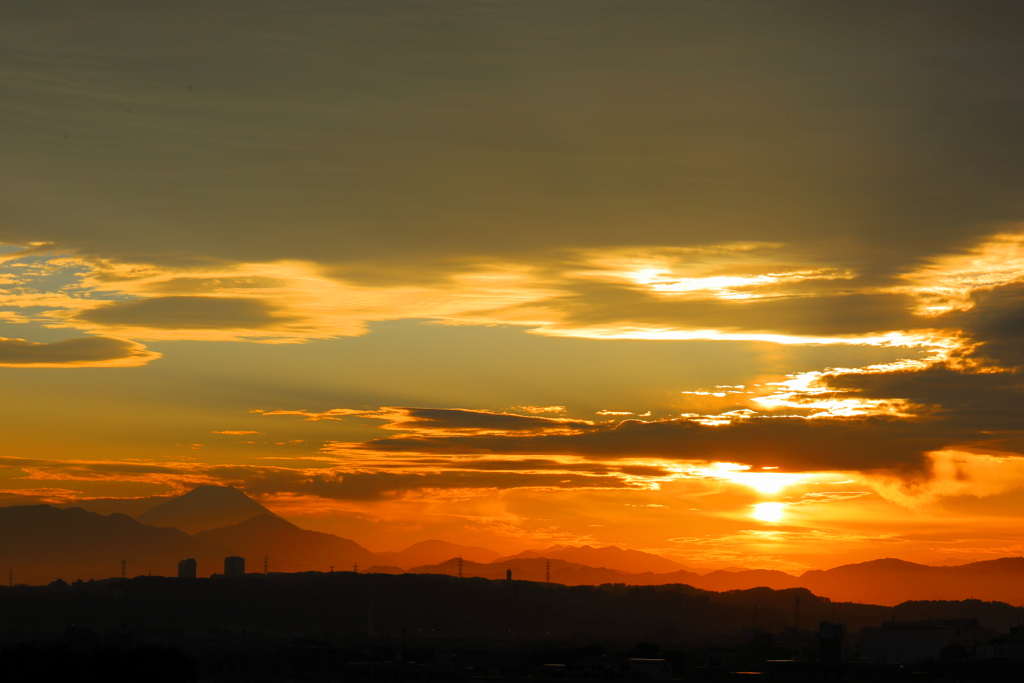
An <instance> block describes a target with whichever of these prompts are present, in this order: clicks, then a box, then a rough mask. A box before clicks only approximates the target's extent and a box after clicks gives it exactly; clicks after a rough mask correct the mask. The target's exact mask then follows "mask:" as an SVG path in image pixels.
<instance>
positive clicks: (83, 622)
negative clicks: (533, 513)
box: [0, 572, 1024, 683]
mask: <svg viewBox="0 0 1024 683" xmlns="http://www.w3.org/2000/svg"><path fill="white" fill-rule="evenodd" d="M1022 618H1024V610H1022V609H1020V608H1016V607H1012V606H1010V605H1006V604H1004V603H993V602H981V601H977V600H968V601H961V602H910V603H904V604H902V605H899V606H897V607H895V608H892V607H879V606H874V605H858V604H852V603H837V604H833V603H830V602H829V601H828V600H827V599H824V598H818V597H816V596H814V595H812V594H811V593H810V592H808V591H807V590H805V589H789V590H781V591H774V590H770V589H767V588H757V589H751V590H746V591H730V592H726V593H713V592H708V591H703V590H699V589H695V588H692V587H690V586H685V585H667V586H644V587H629V586H624V585H604V586H571V587H570V586H562V585H557V584H544V583H533V582H527V581H489V580H486V579H459V578H454V577H450V576H439V575H409V574H406V575H383V574H368V575H360V574H354V573H351V572H338V573H333V574H321V573H308V574H270V575H248V576H245V577H238V578H230V579H229V578H210V579H168V578H160V577H138V578H135V579H130V580H107V581H100V582H95V583H92V582H90V583H76V584H72V585H68V584H65V583H63V582H57V583H54V584H51V585H49V586H43V587H28V586H16V587H14V588H9V589H8V588H0V647H2V650H0V671H4V672H5V674H6V675H7V678H8V680H44V679H45V680H69V681H72V680H73V681H82V682H87V681H104V682H113V681H168V682H169V681H175V682H177V681H200V680H202V681H253V682H255V681H266V682H268V683H269V682H271V681H343V680H344V681H389V682H394V683H399V682H405V681H409V682H410V683H412V682H414V681H424V682H425V681H501V680H510V681H512V680H515V681H519V680H524V681H526V680H530V681H538V683H541V682H544V683H560V682H570V683H584V682H585V681H606V682H612V681H637V680H666V681H667V680H670V679H673V678H674V679H681V680H683V681H696V682H703V681H731V680H770V681H780V682H783V681H794V682H796V681H805V682H807V683H813V682H816V681H835V680H840V681H940V680H942V681H958V680H959V681H1002V680H1014V681H1019V680H1022V679H1024V643H1020V642H1019V641H1020V640H1021V632H1019V631H1018V630H1017V629H1016V626H1017V624H1019V623H1021V620H1022ZM822 622H825V623H824V624H823V623H822ZM883 623H885V624H886V628H880V626H881V625H882V624H883ZM840 624H842V625H840ZM862 641H863V642H862Z"/></svg>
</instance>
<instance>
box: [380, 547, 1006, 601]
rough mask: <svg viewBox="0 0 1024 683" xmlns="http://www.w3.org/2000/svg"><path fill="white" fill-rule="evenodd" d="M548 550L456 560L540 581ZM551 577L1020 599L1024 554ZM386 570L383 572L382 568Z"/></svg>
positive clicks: (567, 572) (490, 572) (556, 563)
mask: <svg viewBox="0 0 1024 683" xmlns="http://www.w3.org/2000/svg"><path fill="white" fill-rule="evenodd" d="M547 561H548V559H547V558H543V557H535V558H529V557H527V558H524V557H513V558H502V559H500V560H497V561H495V562H491V563H487V564H480V563H476V562H468V561H463V563H462V575H463V576H465V577H481V578H487V579H502V578H504V577H505V571H506V569H512V575H513V578H515V579H521V580H525V581H544V580H545V563H546V562H547ZM550 562H551V581H552V582H553V583H560V584H564V585H569V586H576V585H587V584H591V585H594V584H602V583H624V584H629V585H635V586H653V585H662V584H675V583H681V584H687V585H690V586H693V587H694V588H699V589H702V590H708V591H716V592H722V591H735V590H750V589H753V588H759V587H765V588H771V589H774V590H788V589H793V588H806V589H808V590H810V591H811V592H812V593H814V594H815V595H820V596H823V597H827V598H829V599H831V600H837V601H844V602H856V603H867V604H874V605H897V604H900V603H902V602H906V601H908V600H918V601H922V600H970V599H972V598H973V599H978V600H990V601H991V600H996V601H1003V602H1008V603H1011V604H1014V605H1024V557H1004V558H1000V559H998V560H987V561H984V562H972V563H970V564H965V565H959V566H954V567H941V566H940V567H935V566H931V565H923V564H915V563H913V562H906V561H903V560H897V559H883V560H872V561H870V562H863V563H860V564H851V565H843V566H841V567H835V568H834V569H828V570H812V571H809V572H805V573H804V574H803V575H802V576H793V575H791V574H786V573H785V572H780V571H774V570H767V569H752V570H742V571H723V570H719V571H714V572H711V573H709V574H705V575H703V576H701V575H699V574H696V573H693V572H688V571H685V570H680V571H675V572H666V573H655V572H642V573H635V572H624V571H619V570H616V569H610V568H607V567H590V566H587V565H584V564H581V563H574V562H567V561H565V560H559V559H550ZM457 571H458V565H457V562H456V561H455V560H454V559H452V560H448V561H446V562H442V563H439V564H435V565H425V566H420V567H413V568H411V569H409V570H408V572H407V573H410V574H447V575H450V576H451V575H455V574H456V573H457ZM389 573H390V572H389Z"/></svg>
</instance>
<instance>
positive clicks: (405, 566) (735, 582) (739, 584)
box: [0, 486, 1024, 605]
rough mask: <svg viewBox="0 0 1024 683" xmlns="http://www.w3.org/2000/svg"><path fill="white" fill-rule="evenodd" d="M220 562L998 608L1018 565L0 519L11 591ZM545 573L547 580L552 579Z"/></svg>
mask: <svg viewBox="0 0 1024 683" xmlns="http://www.w3.org/2000/svg"><path fill="white" fill-rule="evenodd" d="M228 555H239V556H242V557H245V558H246V559H247V562H248V571H250V572H262V571H263V566H264V565H263V563H264V558H267V560H266V561H267V565H268V569H269V570H270V571H271V572H301V571H322V572H328V571H331V570H332V568H333V570H334V571H352V570H353V569H355V568H356V567H357V566H358V569H359V571H360V572H367V571H368V572H373V573H383V574H401V573H411V574H446V575H450V576H455V575H457V574H458V573H459V565H460V561H459V559H458V557H459V556H461V573H462V576H464V577H481V578H488V579H503V578H505V575H506V571H507V570H512V572H513V577H514V578H516V579H522V580H528V581H538V582H543V581H546V580H548V578H549V576H550V581H551V582H553V583H560V584H565V585H600V584H628V585H637V586H644V585H664V584H686V585H690V586H693V587H694V588H698V589H702V590H708V591H716V592H722V591H734V590H748V589H752V588H758V587H766V588H772V589H775V590H784V589H791V588H806V589H808V590H810V591H811V592H813V593H814V594H816V595H820V596H823V597H827V598H830V599H832V600H837V601H845V602H861V603H870V604H876V605H896V604H899V603H901V602H904V601H907V600H966V599H971V598H975V599H979V600H999V601H1004V602H1009V603H1011V604H1015V605H1024V557H1004V558H999V559H994V560H986V561H981V562H970V563H967V564H962V565H953V566H942V565H940V566H932V565H923V564H917V563H913V562H907V561H904V560H899V559H895V558H885V559H879V560H872V561H870V562H862V563H858V564H849V565H843V566H840V567H835V568H832V569H827V570H811V571H808V572H805V573H803V574H801V575H800V576H794V575H792V574H787V573H785V572H781V571H775V570H764V569H753V570H751V569H735V570H732V569H730V570H717V571H712V572H708V573H704V574H701V573H699V572H696V571H690V570H688V569H686V568H684V567H683V566H682V565H680V564H679V563H677V562H674V561H672V560H669V559H667V558H663V557H660V556H658V555H654V554H652V553H644V552H641V551H636V550H623V549H620V548H615V547H606V548H594V547H590V546H581V547H573V546H552V547H550V548H546V549H543V550H531V551H525V552H522V553H518V554H517V555H512V556H507V557H499V556H498V553H496V552H494V551H492V550H488V549H487V548H481V547H478V546H477V547H471V546H462V545H458V544H455V543H449V542H446V541H438V540H430V541H422V542H420V543H417V544H414V545H413V546H411V547H409V548H406V549H405V550H402V551H397V552H380V553H374V552H372V551H370V550H369V549H367V548H364V547H363V546H361V545H360V544H358V543H356V542H355V541H352V540H349V539H346V538H342V537H340V536H336V535H334V534H328V533H322V532H317V531H310V530H307V529H302V528H300V527H298V526H296V525H295V524H292V523H291V522H289V521H287V520H285V519H283V518H281V517H279V516H278V515H275V514H274V513H273V512H271V511H270V510H268V509H267V508H265V507H264V506H262V505H260V504H259V503H258V502H257V501H255V500H253V499H251V498H249V497H248V496H247V495H245V494H244V493H243V492H242V491H239V490H238V489H234V488H231V487H222V486H200V487H197V488H196V489H193V490H192V491H189V492H188V493H185V494H184V495H181V496H178V497H176V498H172V499H170V500H166V501H164V502H161V503H160V504H158V505H156V506H155V507H152V508H151V509H149V510H147V511H145V512H143V513H142V514H139V515H138V517H137V518H135V519H132V518H131V517H129V516H127V515H125V514H121V513H116V512H115V513H111V514H107V515H104V514H100V513H98V512H90V511H86V510H83V509H81V508H76V507H70V508H63V509H62V508H58V507H54V506H50V505H29V506H15V507H6V508H0V568H4V567H7V568H9V570H10V571H11V573H12V574H13V581H14V582H15V583H29V584H42V583H49V582H51V581H54V580H56V579H58V578H60V579H65V580H68V581H74V580H76V579H102V578H108V577H114V576H118V575H120V572H121V570H122V561H123V562H124V563H125V573H126V575H127V576H138V575H145V574H149V573H152V574H154V575H158V576H175V575H176V570H177V563H178V561H179V560H182V559H185V558H194V559H196V561H197V564H198V569H199V574H200V575H201V576H207V575H210V574H213V573H216V572H220V571H222V569H223V560H224V557H225V556H228ZM549 573H550V574H549Z"/></svg>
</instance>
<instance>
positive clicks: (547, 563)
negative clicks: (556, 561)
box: [544, 560, 551, 583]
mask: <svg viewBox="0 0 1024 683" xmlns="http://www.w3.org/2000/svg"><path fill="white" fill-rule="evenodd" d="M544 583H551V560H544Z"/></svg>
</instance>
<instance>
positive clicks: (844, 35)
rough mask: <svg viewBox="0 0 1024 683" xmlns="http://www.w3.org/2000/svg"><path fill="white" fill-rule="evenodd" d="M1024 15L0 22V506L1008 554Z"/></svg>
mask: <svg viewBox="0 0 1024 683" xmlns="http://www.w3.org/2000/svg"><path fill="white" fill-rule="evenodd" d="M1022 32H1024V7H1022V6H1021V5H1020V4H1019V3H1014V2H996V1H989V0H975V1H973V2H970V3H965V2H953V1H945V0H928V1H927V2H925V1H923V0H907V1H905V2H899V3H893V2H889V1H888V0H885V1H882V0H862V1H859V2H856V3H821V2H816V1H810V0H806V1H801V0H778V1H774V2H764V1H763V0H756V1H755V0H726V1H722V0H671V1H667V0H666V1H663V0H641V1H639V2H637V1H635V0H564V1H560V2H551V1H550V0H545V1H535V0H430V1H427V0H423V1H419V0H414V1H401V2H398V1H391V0H375V1H374V2H355V1H353V2H344V1H331V2H321V1H318V0H246V1H245V2H241V1H235V0H222V1H219V2H198V1H190V0H181V1H180V2H175V3H164V2H153V1H148V0H143V1H135V2H126V1H121V0H105V1H103V2H93V3H80V2H71V1H69V0H57V1H54V2H47V3H38V2H31V1H27V0H10V1H9V2H5V3H3V6H2V7H0V188H2V189H0V387H2V393H0V409H2V410H0V425H2V429H3V437H2V439H0V504H2V505H19V504H34V503H39V502H45V503H50V504H60V505H68V504H76V503H81V504H83V505H87V504H92V505H100V504H102V505H106V506H107V507H106V508H104V509H107V510H115V509H117V510H123V511H126V512H129V513H130V512H132V511H133V510H135V511H141V509H142V508H143V507H144V506H145V505H147V504H149V505H151V504H152V500H153V499H154V497H159V496H169V495H175V494H178V493H182V492H184V491H187V490H189V489H190V488H191V487H193V486H196V485H198V484H223V485H231V486H235V487H238V488H240V489H242V490H243V491H245V492H246V493H248V494H249V495H251V496H253V497H254V498H256V499H258V500H259V501H260V502H262V503H263V504H264V505H266V506H267V507H269V508H271V509H272V510H274V511H276V512H279V513H280V514H282V515H284V516H286V517H287V518H288V519H290V520H292V521H295V522H296V523H298V524H300V525H301V526H304V527H306V528H311V529H316V530H319V531H328V532H332V533H336V534H339V535H342V536H345V537H347V538H351V539H353V540H356V541H357V542H359V543H361V544H363V545H365V546H366V547H368V548H370V549H371V550H381V551H383V550H398V549H401V548H403V547H405V546H407V545H409V544H411V543H414V542H417V541H421V540H426V539H430V538H440V539H443V540H448V541H452V542H456V543H464V544H468V545H482V546H486V547H490V548H493V549H495V550H497V551H499V552H508V553H513V552H518V551H521V550H524V549H528V548H543V547H546V546H550V545H553V544H573V545H580V544H590V545H602V546H603V545H618V546H620V547H625V548H634V549H638V550H647V551H650V552H656V553H659V554H662V555H664V556H666V557H671V558H673V559H676V560H678V561H680V562H682V563H684V564H686V565H688V566H691V567H695V568H706V569H711V568H720V567H730V566H739V567H750V568H771V569H782V570H785V571H793V572H799V571H803V570H806V569H811V568H828V567H832V566H837V565H840V564H844V563H848V562H859V561H865V560H869V559H875V558H879V557H900V558H903V559H907V560H912V561H918V562H931V563H938V562H946V561H952V560H955V561H969V560H977V559H991V558H995V557H1001V556H1006V555H1020V554H1022V551H1024V532H1022V531H1021V529H1022V528H1024V524H1022V522H1024V520H1022V513H1021V510H1022V509H1024V505H1022V504H1024V433H1022V430H1024V422H1022V418H1024V415H1022V408H1024V400H1022V399H1024V396H1022V381H1021V379H1020V377H1021V374H1020V370H1021V369H1022V368H1024V352H1022V350H1021V349H1022V348H1024V346H1022V342H1024V223H1022V221H1024V193H1022V192H1021V187H1022V181H1024V161H1022V160H1024V128H1022V127H1021V126H1020V121H1021V120H1022V117H1024V90H1021V88H1020V82H1021V79H1022V78H1024V43H1022V42H1021V41H1020V35H1022Z"/></svg>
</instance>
